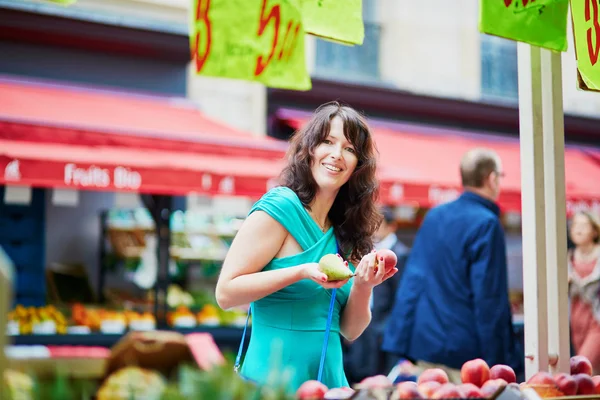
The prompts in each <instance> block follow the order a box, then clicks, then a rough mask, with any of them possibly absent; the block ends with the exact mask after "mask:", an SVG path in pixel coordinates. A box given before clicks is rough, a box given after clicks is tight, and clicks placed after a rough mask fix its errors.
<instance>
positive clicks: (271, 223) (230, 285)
mask: <svg viewBox="0 0 600 400" xmlns="http://www.w3.org/2000/svg"><path fill="white" fill-rule="evenodd" d="M287 235H288V232H287V230H286V229H285V228H284V227H283V226H282V225H281V224H279V223H278V222H277V221H275V220H274V219H273V218H271V217H270V216H269V215H268V214H266V213H265V212H263V211H256V212H253V213H252V214H250V215H249V216H248V218H247V219H246V220H245V221H244V223H243V225H242V227H241V228H240V230H239V231H238V233H237V235H236V236H235V239H234V240H233V243H232V244H231V247H230V249H229V251H228V252H227V256H226V257H225V261H224V262H223V268H222V270H221V274H220V276H219V280H218V282H217V288H216V291H215V295H216V298H217V303H218V304H219V306H220V307H221V308H223V309H228V308H232V307H235V306H239V305H243V304H248V303H251V302H253V301H256V300H258V299H262V298H263V297H266V296H268V295H270V294H272V293H275V292H276V291H278V290H281V289H283V288H285V287H287V286H289V285H291V284H293V283H296V282H298V281H299V280H301V279H305V278H308V279H312V280H313V281H315V282H317V283H319V284H320V285H322V286H324V287H327V288H332V287H340V286H342V284H344V283H346V281H343V282H336V283H327V282H326V281H327V276H326V275H325V274H323V273H322V272H320V271H318V269H317V264H316V263H308V264H301V265H297V266H294V267H288V268H282V269H278V270H273V271H262V269H263V268H264V267H265V265H267V264H268V263H269V262H270V261H271V260H272V259H273V258H274V257H275V256H276V255H277V253H278V252H279V250H280V249H281V246H282V245H283V242H284V240H285V238H286V237H287Z"/></svg>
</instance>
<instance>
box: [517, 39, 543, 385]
mask: <svg viewBox="0 0 600 400" xmlns="http://www.w3.org/2000/svg"><path fill="white" fill-rule="evenodd" d="M517 46H518V47H517V48H518V63H519V64H518V65H519V125H520V142H521V208H522V215H523V218H522V234H523V288H524V293H523V295H524V301H523V303H524V304H523V306H524V314H525V316H524V317H525V320H524V322H525V378H526V379H529V378H530V377H531V376H532V375H534V374H535V373H536V372H538V371H540V370H547V369H548V353H547V350H548V332H547V330H546V328H547V326H546V323H544V324H542V322H543V321H545V320H546V318H547V315H548V314H547V301H548V298H547V295H546V229H545V207H544V159H543V132H542V88H541V59H540V48H539V47H536V46H530V45H528V44H526V43H518V44H517Z"/></svg>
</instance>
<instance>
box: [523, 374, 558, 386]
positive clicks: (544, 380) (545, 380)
mask: <svg viewBox="0 0 600 400" xmlns="http://www.w3.org/2000/svg"><path fill="white" fill-rule="evenodd" d="M527 383H528V384H530V385H555V386H556V381H555V380H554V378H553V377H552V375H550V373H549V372H546V371H540V372H537V373H536V374H535V375H533V376H532V377H531V378H529V380H528V381H527Z"/></svg>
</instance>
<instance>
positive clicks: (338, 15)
mask: <svg viewBox="0 0 600 400" xmlns="http://www.w3.org/2000/svg"><path fill="white" fill-rule="evenodd" d="M301 1H302V24H303V25H304V30H305V31H306V33H310V34H311V35H315V36H319V37H321V38H324V39H329V40H332V41H335V42H340V43H343V44H351V45H353V44H358V45H361V44H362V43H363V40H364V38H365V27H364V24H363V16H362V0H301Z"/></svg>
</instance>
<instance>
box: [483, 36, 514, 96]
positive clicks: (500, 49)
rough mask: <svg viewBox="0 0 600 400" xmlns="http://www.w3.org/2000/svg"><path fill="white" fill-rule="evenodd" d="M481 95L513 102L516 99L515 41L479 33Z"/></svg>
mask: <svg viewBox="0 0 600 400" xmlns="http://www.w3.org/2000/svg"><path fill="white" fill-rule="evenodd" d="M480 38H481V97H482V99H483V100H491V101H505V102H510V103H515V102H516V101H517V100H518V80H517V69H518V67H517V43H516V42H514V41H512V40H508V39H503V38H500V37H497V36H490V35H481V36H480Z"/></svg>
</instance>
